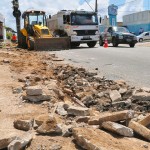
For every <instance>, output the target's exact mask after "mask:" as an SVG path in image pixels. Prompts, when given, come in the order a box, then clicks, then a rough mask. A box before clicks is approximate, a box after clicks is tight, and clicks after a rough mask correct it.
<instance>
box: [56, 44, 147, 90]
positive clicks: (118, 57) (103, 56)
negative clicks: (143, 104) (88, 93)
mask: <svg viewBox="0 0 150 150" xmlns="http://www.w3.org/2000/svg"><path fill="white" fill-rule="evenodd" d="M55 53H56V55H57V56H59V57H61V58H65V60H66V61H69V63H72V64H74V65H77V66H83V67H86V68H87V69H95V68H98V72H99V74H100V75H101V76H105V77H106V78H107V79H112V80H118V79H123V80H125V81H126V82H127V83H128V84H130V85H133V86H136V87H150V47H144V45H143V46H138V44H137V45H136V46H135V47H134V48H130V47H129V46H128V45H121V46H119V47H117V48H114V47H111V45H110V47H108V48H103V47H99V45H97V46H96V47H95V48H88V47H87V46H86V45H82V46H81V47H80V48H77V49H72V50H63V51H57V52H55Z"/></svg>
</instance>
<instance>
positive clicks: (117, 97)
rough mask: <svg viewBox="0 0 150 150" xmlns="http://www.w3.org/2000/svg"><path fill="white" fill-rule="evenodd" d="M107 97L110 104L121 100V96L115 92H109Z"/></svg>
mask: <svg viewBox="0 0 150 150" xmlns="http://www.w3.org/2000/svg"><path fill="white" fill-rule="evenodd" d="M109 95H110V98H111V100H112V102H114V101H120V100H121V94H120V93H119V92H118V91H117V90H113V91H110V93H109Z"/></svg>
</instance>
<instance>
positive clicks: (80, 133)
mask: <svg viewBox="0 0 150 150" xmlns="http://www.w3.org/2000/svg"><path fill="white" fill-rule="evenodd" d="M73 137H74V138H75V141H76V142H77V144H78V145H79V146H81V147H82V148H83V149H87V150H130V149H131V145H133V146H132V150H137V149H140V150H145V148H144V147H143V145H144V144H145V145H147V146H148V147H149V146H150V144H149V143H147V142H144V141H142V140H138V139H134V140H131V138H128V137H126V138H120V136H118V138H117V139H116V137H117V135H116V136H115V137H114V136H113V135H111V134H109V133H107V132H104V131H102V130H100V129H93V128H85V127H80V128H73ZM132 139H133V138H132Z"/></svg>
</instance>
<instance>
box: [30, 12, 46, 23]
mask: <svg viewBox="0 0 150 150" xmlns="http://www.w3.org/2000/svg"><path fill="white" fill-rule="evenodd" d="M29 24H30V25H42V26H44V25H45V15H44V14H37V13H32V14H30V15H29Z"/></svg>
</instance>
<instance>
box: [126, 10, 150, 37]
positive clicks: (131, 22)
mask: <svg viewBox="0 0 150 150" xmlns="http://www.w3.org/2000/svg"><path fill="white" fill-rule="evenodd" d="M123 25H124V26H127V28H128V29H129V30H130V32H134V33H135V34H137V35H138V34H139V30H140V28H143V29H144V31H150V10H146V11H141V12H137V13H133V14H129V15H125V16H123Z"/></svg>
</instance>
